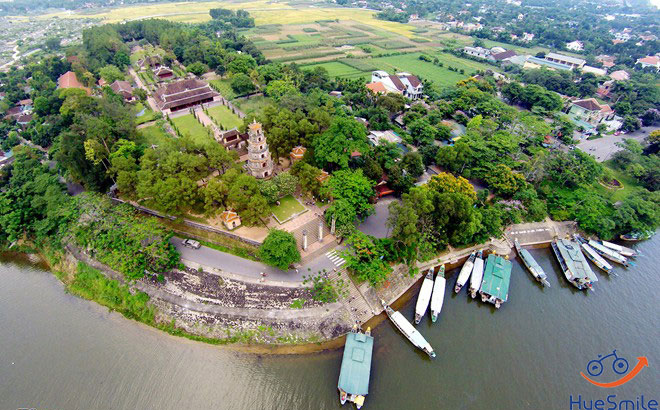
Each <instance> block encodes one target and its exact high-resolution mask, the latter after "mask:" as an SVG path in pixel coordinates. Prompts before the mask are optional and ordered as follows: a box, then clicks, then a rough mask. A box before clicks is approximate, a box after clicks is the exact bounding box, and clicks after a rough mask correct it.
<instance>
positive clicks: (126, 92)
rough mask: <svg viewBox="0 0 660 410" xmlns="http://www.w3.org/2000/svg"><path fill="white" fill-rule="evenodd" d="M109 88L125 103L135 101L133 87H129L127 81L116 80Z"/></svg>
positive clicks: (129, 84)
mask: <svg viewBox="0 0 660 410" xmlns="http://www.w3.org/2000/svg"><path fill="white" fill-rule="evenodd" d="M110 88H112V91H114V92H115V93H116V94H119V95H121V96H122V97H124V100H126V101H133V100H134V99H135V97H134V96H133V87H131V83H129V82H128V81H119V80H117V81H115V82H114V83H112V84H111V85H110Z"/></svg>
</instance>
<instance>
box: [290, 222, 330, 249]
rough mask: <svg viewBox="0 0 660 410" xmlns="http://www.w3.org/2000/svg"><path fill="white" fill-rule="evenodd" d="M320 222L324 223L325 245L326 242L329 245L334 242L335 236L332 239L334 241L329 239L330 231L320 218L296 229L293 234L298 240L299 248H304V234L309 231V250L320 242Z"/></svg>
mask: <svg viewBox="0 0 660 410" xmlns="http://www.w3.org/2000/svg"><path fill="white" fill-rule="evenodd" d="M319 222H322V223H323V229H322V232H323V243H325V242H326V241H327V242H329V243H332V242H334V236H333V237H332V239H333V240H330V238H328V235H330V229H329V228H328V226H327V225H326V224H325V222H324V221H323V220H322V219H321V218H319V217H315V218H313V219H312V220H310V221H309V222H307V223H305V224H304V225H302V226H300V227H298V228H296V229H295V230H294V231H293V232H291V234H293V236H294V238H296V243H298V248H300V249H302V248H303V232H304V231H307V247H308V250H309V248H311V246H312V244H315V243H316V242H319Z"/></svg>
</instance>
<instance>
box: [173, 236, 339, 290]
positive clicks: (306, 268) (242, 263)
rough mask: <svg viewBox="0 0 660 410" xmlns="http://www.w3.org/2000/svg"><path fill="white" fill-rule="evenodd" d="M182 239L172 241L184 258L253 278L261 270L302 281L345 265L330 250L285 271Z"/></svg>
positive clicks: (270, 276) (284, 279)
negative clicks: (190, 245) (192, 245)
mask: <svg viewBox="0 0 660 410" xmlns="http://www.w3.org/2000/svg"><path fill="white" fill-rule="evenodd" d="M181 241H182V239H181V238H177V237H173V238H172V239H171V241H170V242H171V243H172V244H173V245H174V246H175V247H176V249H177V250H178V251H179V253H180V254H181V258H182V259H185V260H189V261H191V262H196V263H199V264H201V265H206V266H211V267H214V268H218V269H222V270H224V271H227V272H231V273H235V274H238V275H245V276H248V277H251V278H260V277H261V272H265V273H266V274H267V276H266V279H268V280H277V281H282V282H302V280H303V275H304V274H305V275H309V274H311V273H315V272H317V271H319V270H321V269H326V270H332V269H334V268H336V267H338V266H341V265H343V263H342V261H341V260H340V258H339V257H338V255H335V254H332V253H331V252H332V251H330V252H328V254H324V255H320V256H318V257H316V258H314V259H313V260H312V261H310V262H308V263H306V264H304V265H303V266H301V267H299V268H298V272H296V271H295V269H291V270H288V271H283V270H281V269H277V268H273V267H271V266H268V265H265V264H263V263H260V262H254V261H251V260H248V259H243V258H240V257H238V256H234V255H232V254H229V253H225V252H220V251H217V250H215V249H212V248H208V247H206V246H202V247H201V248H199V249H191V248H188V247H185V246H183V245H182V244H181ZM338 249H339V248H338Z"/></svg>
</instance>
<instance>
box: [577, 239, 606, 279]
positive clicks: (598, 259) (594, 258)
mask: <svg viewBox="0 0 660 410" xmlns="http://www.w3.org/2000/svg"><path fill="white" fill-rule="evenodd" d="M582 251H583V252H584V256H586V257H587V259H589V260H590V261H591V262H593V263H594V265H596V266H598V267H599V268H600V269H601V270H603V271H605V272H607V273H608V274H611V273H613V272H612V265H610V264H609V263H607V261H606V260H605V259H603V257H602V256H600V255H599V254H598V252H596V251H595V250H594V248H592V247H591V246H589V245H588V244H586V243H583V244H582Z"/></svg>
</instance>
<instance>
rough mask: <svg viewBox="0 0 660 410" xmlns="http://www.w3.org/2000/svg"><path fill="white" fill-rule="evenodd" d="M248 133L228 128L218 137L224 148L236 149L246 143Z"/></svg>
mask: <svg viewBox="0 0 660 410" xmlns="http://www.w3.org/2000/svg"><path fill="white" fill-rule="evenodd" d="M247 140H248V134H247V132H245V133H242V134H241V133H240V132H238V130H237V129H233V130H229V131H227V132H225V133H224V134H222V136H221V137H220V142H221V144H222V145H223V146H224V147H225V149H230V150H233V151H238V150H241V149H242V148H244V147H245V146H246V145H247Z"/></svg>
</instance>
